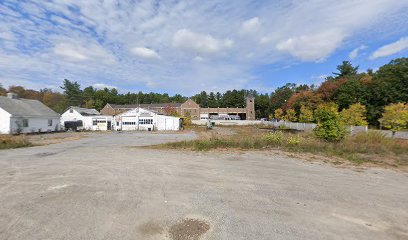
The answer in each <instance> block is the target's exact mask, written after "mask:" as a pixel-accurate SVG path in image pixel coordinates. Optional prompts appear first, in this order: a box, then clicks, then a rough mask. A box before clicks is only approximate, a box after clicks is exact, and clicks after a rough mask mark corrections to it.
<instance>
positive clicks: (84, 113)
mask: <svg viewBox="0 0 408 240" xmlns="http://www.w3.org/2000/svg"><path fill="white" fill-rule="evenodd" d="M71 108H72V109H74V110H75V111H77V112H78V113H79V114H81V115H82V116H97V115H101V114H100V113H99V112H98V110H96V109H89V108H80V107H70V108H69V109H71Z"/></svg>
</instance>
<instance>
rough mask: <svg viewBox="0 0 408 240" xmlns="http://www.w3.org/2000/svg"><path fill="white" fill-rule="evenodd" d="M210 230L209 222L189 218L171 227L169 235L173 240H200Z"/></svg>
mask: <svg viewBox="0 0 408 240" xmlns="http://www.w3.org/2000/svg"><path fill="white" fill-rule="evenodd" d="M208 230H210V225H209V224H208V223H207V222H204V221H202V220H198V219H193V218H187V219H183V220H182V221H181V222H179V223H177V224H174V225H173V226H171V227H170V229H169V235H170V238H171V239H173V240H198V239H200V237H201V236H202V235H203V234H204V233H206V232H207V231H208Z"/></svg>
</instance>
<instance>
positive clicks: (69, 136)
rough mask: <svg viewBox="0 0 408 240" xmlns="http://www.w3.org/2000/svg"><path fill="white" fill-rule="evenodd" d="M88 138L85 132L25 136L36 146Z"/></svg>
mask: <svg viewBox="0 0 408 240" xmlns="http://www.w3.org/2000/svg"><path fill="white" fill-rule="evenodd" d="M85 137H88V134H87V133H85V132H59V133H46V134H34V135H27V139H28V140H29V141H30V142H31V143H32V144H34V145H36V146H42V145H49V144H55V143H62V142H68V141H75V140H79V139H81V138H85Z"/></svg>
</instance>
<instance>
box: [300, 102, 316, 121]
mask: <svg viewBox="0 0 408 240" xmlns="http://www.w3.org/2000/svg"><path fill="white" fill-rule="evenodd" d="M313 120H314V119H313V111H312V110H310V109H309V108H308V107H306V106H303V105H302V106H301V107H300V115H299V122H302V123H311V122H313Z"/></svg>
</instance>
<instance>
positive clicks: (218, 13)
mask: <svg viewBox="0 0 408 240" xmlns="http://www.w3.org/2000/svg"><path fill="white" fill-rule="evenodd" d="M407 7H408V2H407V1H401V0H344V1H338V0H310V1H307V2H306V1H292V2H291V3H290V4H288V3H287V1H285V0H276V1H259V2H258V3H256V4H254V3H253V1H226V0H214V1H200V0H190V1H158V2H157V1H151V0H139V1H120V4H118V3H117V1H99V0H87V1H73V0H63V1H36V2H35V3H34V4H33V1H15V0H2V1H0V9H1V10H0V11H1V12H2V13H3V15H2V23H1V24H0V32H1V33H2V34H1V37H0V38H1V39H0V66H1V67H2V68H1V73H0V77H4V78H7V79H13V78H16V79H20V80H21V81H23V80H24V81H27V82H32V83H33V84H32V86H48V85H59V82H58V81H62V79H64V78H68V79H72V80H76V81H78V82H80V83H81V86H83V87H86V86H89V85H92V84H94V83H100V84H106V85H114V86H117V87H119V88H120V89H123V90H144V91H146V90H147V91H170V92H172V93H174V92H180V93H182V94H186V95H187V94H191V93H195V92H197V91H199V90H206V89H218V90H223V89H229V88H243V87H248V88H251V87H256V86H262V85H263V84H262V83H261V82H260V81H264V82H266V80H261V77H259V76H262V74H263V73H262V72H258V71H259V69H266V68H276V67H278V66H280V65H282V64H284V65H288V66H292V65H293V64H297V63H298V61H299V60H302V61H311V62H315V61H323V60H324V59H327V58H328V57H329V56H331V55H333V54H335V53H336V52H337V51H340V50H344V48H343V47H344V46H359V45H360V44H362V43H367V42H370V45H371V44H375V39H376V38H378V37H379V36H380V37H381V39H390V38H395V36H397V35H398V36H401V35H402V34H406V33H405V32H404V30H405V29H406V28H405V26H406V25H407V24H408V22H407V21H408V20H407V18H406V17H405V15H404V14H405V12H407ZM23 16H24V17H23ZM6 39H7V40H6ZM367 39H369V40H370V41H367ZM133 48H140V49H139V50H136V53H135V52H134V51H133V50H134V49H133ZM149 50H151V51H149ZM138 54H139V55H138ZM156 54H157V55H156ZM157 56H158V57H159V58H161V59H163V61H160V64H157V61H138V59H137V58H141V59H152V60H153V59H155V58H157ZM146 57H147V58H146ZM149 57H150V58H149ZM264 66H266V67H264ZM261 71H263V70H261ZM56 81H57V82H56ZM270 84H272V83H270V82H268V83H267V85H270ZM27 85H29V84H27ZM264 89H266V88H264Z"/></svg>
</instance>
